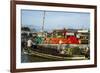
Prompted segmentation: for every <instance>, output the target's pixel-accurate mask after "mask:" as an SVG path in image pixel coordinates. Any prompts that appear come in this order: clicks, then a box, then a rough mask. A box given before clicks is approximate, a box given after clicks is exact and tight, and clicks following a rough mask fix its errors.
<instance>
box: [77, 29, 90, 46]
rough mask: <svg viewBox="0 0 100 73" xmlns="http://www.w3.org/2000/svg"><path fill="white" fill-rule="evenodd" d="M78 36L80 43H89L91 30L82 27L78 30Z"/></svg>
mask: <svg viewBox="0 0 100 73" xmlns="http://www.w3.org/2000/svg"><path fill="white" fill-rule="evenodd" d="M76 36H77V38H79V43H80V44H89V43H90V31H89V30H86V29H80V30H78V31H77V35H76Z"/></svg>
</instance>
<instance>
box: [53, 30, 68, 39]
mask: <svg viewBox="0 0 100 73" xmlns="http://www.w3.org/2000/svg"><path fill="white" fill-rule="evenodd" d="M66 34H67V29H65V28H64V29H55V30H53V37H56V38H66Z"/></svg>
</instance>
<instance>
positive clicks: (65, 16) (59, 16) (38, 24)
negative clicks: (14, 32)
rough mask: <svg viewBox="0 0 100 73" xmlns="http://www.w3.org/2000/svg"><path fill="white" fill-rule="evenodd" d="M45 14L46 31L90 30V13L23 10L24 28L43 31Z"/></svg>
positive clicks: (22, 20) (22, 22) (22, 21)
mask: <svg viewBox="0 0 100 73" xmlns="http://www.w3.org/2000/svg"><path fill="white" fill-rule="evenodd" d="M44 12H45V20H44V31H52V30H54V29H64V28H66V29H89V28H90V13H86V12H85V13H83V12H63V11H39V10H21V24H22V26H30V27H31V28H34V29H35V30H37V31H41V30H42V25H43V16H44Z"/></svg>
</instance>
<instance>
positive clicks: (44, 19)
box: [42, 11, 45, 36]
mask: <svg viewBox="0 0 100 73" xmlns="http://www.w3.org/2000/svg"><path fill="white" fill-rule="evenodd" d="M44 23H45V11H44V14H43V24H42V36H43V33H44Z"/></svg>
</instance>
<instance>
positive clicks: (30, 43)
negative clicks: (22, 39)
mask: <svg viewBox="0 0 100 73" xmlns="http://www.w3.org/2000/svg"><path fill="white" fill-rule="evenodd" d="M32 43H33V42H32V40H30V39H29V40H28V41H27V47H31V46H32Z"/></svg>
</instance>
